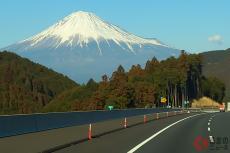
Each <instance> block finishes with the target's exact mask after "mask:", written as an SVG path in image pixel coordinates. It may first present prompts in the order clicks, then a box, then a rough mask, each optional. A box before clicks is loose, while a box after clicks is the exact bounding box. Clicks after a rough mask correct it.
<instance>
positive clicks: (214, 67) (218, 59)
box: [201, 48, 230, 101]
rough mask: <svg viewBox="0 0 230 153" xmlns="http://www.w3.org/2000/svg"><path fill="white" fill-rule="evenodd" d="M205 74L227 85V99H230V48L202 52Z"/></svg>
mask: <svg viewBox="0 0 230 153" xmlns="http://www.w3.org/2000/svg"><path fill="white" fill-rule="evenodd" d="M201 56H202V64H203V74H204V75H205V76H206V77H216V78H218V79H219V80H221V81H222V82H223V83H225V85H226V96H225V99H224V100H225V101H230V79H229V78H230V48H229V49H227V50H218V51H209V52H204V53H201Z"/></svg>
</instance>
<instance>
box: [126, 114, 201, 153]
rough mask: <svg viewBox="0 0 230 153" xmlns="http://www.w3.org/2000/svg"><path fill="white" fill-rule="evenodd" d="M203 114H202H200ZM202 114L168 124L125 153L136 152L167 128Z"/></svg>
mask: <svg viewBox="0 0 230 153" xmlns="http://www.w3.org/2000/svg"><path fill="white" fill-rule="evenodd" d="M202 114H203V113H202ZM202 114H196V115H192V116H189V117H186V118H183V119H181V120H179V121H176V122H174V123H172V124H170V125H169V126H167V127H165V128H163V129H162V130H160V131H158V132H157V133H155V134H154V135H152V136H151V137H149V138H147V139H146V140H144V141H143V142H141V143H140V144H138V145H137V146H135V147H134V148H132V149H131V150H129V151H128V152H127V153H133V152H135V151H137V150H138V149H139V148H140V147H142V146H143V145H145V144H146V143H148V142H149V141H150V140H152V139H153V138H155V137H156V136H158V135H159V134H161V133H162V132H164V131H165V130H167V129H168V128H170V127H172V126H173V125H175V124H177V123H180V122H182V121H184V120H186V119H189V118H192V117H195V116H198V115H202Z"/></svg>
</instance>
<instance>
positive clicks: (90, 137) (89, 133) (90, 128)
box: [88, 124, 92, 140]
mask: <svg viewBox="0 0 230 153" xmlns="http://www.w3.org/2000/svg"><path fill="white" fill-rule="evenodd" d="M88 139H89V140H91V139H92V125H91V124H89V131H88Z"/></svg>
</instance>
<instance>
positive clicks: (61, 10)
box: [0, 0, 230, 52]
mask: <svg viewBox="0 0 230 153" xmlns="http://www.w3.org/2000/svg"><path fill="white" fill-rule="evenodd" d="M0 4H1V5H0V20H1V23H0V48H2V47H5V46H7V45H10V44H12V43H15V42H17V41H20V40H23V39H25V38H28V37H30V36H32V35H34V34H37V33H39V32H41V31H42V30H44V29H46V28H47V27H48V26H50V25H52V24H54V23H55V22H57V21H58V20H60V19H62V18H63V17H65V16H67V15H69V14H70V13H72V12H75V11H79V10H82V11H89V12H94V13H95V14H96V15H98V16H100V17H101V18H102V19H104V20H106V21H108V22H110V23H112V24H115V25H118V26H120V27H122V28H123V29H125V30H127V31H129V32H131V33H134V34H136V35H139V36H142V37H146V38H157V39H159V40H161V41H163V42H164V43H166V44H168V45H170V46H172V47H175V48H178V49H185V50H187V51H190V52H200V51H207V50H215V49H226V48H230V11H229V6H230V1H229V0H141V1H135V0H97V1H96V0H36V1H35V0H20V1H19V0H18V1H16V0H1V2H0Z"/></svg>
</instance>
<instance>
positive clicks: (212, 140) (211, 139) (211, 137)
mask: <svg viewBox="0 0 230 153" xmlns="http://www.w3.org/2000/svg"><path fill="white" fill-rule="evenodd" d="M209 140H210V142H211V143H214V139H213V136H211V135H210V136H209Z"/></svg>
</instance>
